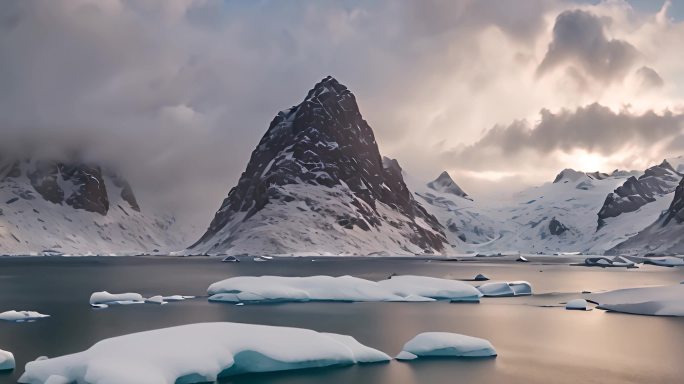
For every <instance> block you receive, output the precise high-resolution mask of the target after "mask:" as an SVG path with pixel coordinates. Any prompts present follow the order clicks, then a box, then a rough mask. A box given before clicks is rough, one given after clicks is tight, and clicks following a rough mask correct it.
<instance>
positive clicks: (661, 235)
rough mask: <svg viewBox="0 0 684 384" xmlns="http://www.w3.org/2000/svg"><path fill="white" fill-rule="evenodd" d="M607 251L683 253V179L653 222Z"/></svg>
mask: <svg viewBox="0 0 684 384" xmlns="http://www.w3.org/2000/svg"><path fill="white" fill-rule="evenodd" d="M607 253H610V254H645V253H655V254H672V253H684V179H682V180H681V181H680V182H679V185H678V186H677V188H676V190H675V193H674V197H673V198H672V202H671V203H670V206H669V208H668V209H667V210H666V211H664V212H663V213H662V214H661V215H660V217H658V219H657V220H656V221H655V222H654V223H653V224H651V225H649V226H648V227H646V228H645V229H644V230H642V231H640V232H639V233H638V234H636V235H635V236H633V237H631V238H629V239H628V240H626V241H625V242H622V243H620V244H618V245H617V246H616V247H615V248H613V249H611V250H609V251H608V252H607Z"/></svg>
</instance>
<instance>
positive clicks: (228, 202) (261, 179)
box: [191, 77, 446, 251]
mask: <svg viewBox="0 0 684 384" xmlns="http://www.w3.org/2000/svg"><path fill="white" fill-rule="evenodd" d="M288 185H308V186H311V188H314V187H321V188H333V187H339V186H342V187H344V188H347V189H348V192H350V193H351V194H352V195H353V199H351V203H350V204H351V205H352V206H353V209H351V210H350V211H349V212H348V213H344V214H340V213H339V212H338V213H337V214H338V215H339V217H336V218H335V219H336V220H337V223H338V224H339V225H340V226H342V227H345V228H353V229H355V230H356V229H358V230H362V231H370V230H371V229H373V228H376V229H377V228H381V227H383V226H390V225H396V226H399V225H403V224H400V223H392V222H389V221H387V220H386V218H385V217H383V215H382V214H380V213H379V211H378V204H380V203H382V204H384V205H386V206H389V207H391V209H392V210H395V211H397V212H398V213H400V214H401V215H402V216H403V217H405V218H406V220H407V224H406V225H408V226H409V227H410V232H411V233H412V235H411V236H410V237H411V238H410V239H409V240H410V242H411V243H413V244H416V245H418V246H420V247H421V248H423V249H426V250H435V251H441V250H442V249H443V248H444V243H445V241H446V240H445V237H444V235H443V232H442V228H441V226H440V224H439V223H438V221H437V220H436V219H435V217H433V216H432V215H430V214H428V213H427V212H426V211H425V209H424V208H423V207H422V206H421V205H420V204H419V203H417V202H416V201H415V200H414V199H413V196H412V194H411V193H410V191H409V190H408V188H407V187H406V184H405V183H404V180H403V177H402V174H401V168H400V167H399V164H398V163H397V162H396V160H394V161H392V160H391V159H387V160H385V162H384V164H383V160H382V158H381V156H380V153H379V150H378V146H377V143H376V141H375V137H374V135H373V131H372V129H371V127H370V126H369V125H368V123H367V122H366V121H365V120H364V119H363V117H362V116H361V113H360V112H359V108H358V106H357V104H356V99H355V97H354V95H353V94H352V93H351V92H350V91H349V90H348V89H347V88H346V87H345V86H344V85H342V84H340V83H338V82H337V80H335V79H334V78H332V77H326V78H325V79H323V80H322V81H321V82H320V83H318V84H316V86H315V87H314V88H313V89H312V90H310V91H309V93H308V94H307V96H306V98H305V100H304V101H303V102H302V103H301V104H299V105H297V106H295V107H292V108H290V109H288V110H285V111H282V112H280V113H278V115H277V116H276V117H275V119H273V121H272V122H271V124H270V125H269V128H268V130H267V131H266V133H265V134H264V136H263V138H262V139H261V141H260V142H259V144H258V145H257V147H256V149H255V150H254V151H253V152H252V155H251V157H250V160H249V163H248V165H247V168H246V170H245V171H244V172H243V173H242V175H241V177H240V180H239V181H238V184H237V185H236V186H235V187H234V188H232V189H231V190H230V192H229V193H228V197H227V198H226V199H225V200H224V201H223V204H222V205H221V208H220V209H219V210H218V212H217V213H216V215H215V217H214V219H213V220H212V222H211V224H210V226H209V228H208V230H207V232H206V233H205V234H204V236H203V237H202V238H201V239H200V240H199V241H198V242H197V243H196V244H195V245H193V247H195V246H198V245H200V244H207V243H213V242H214V241H216V243H214V244H209V246H210V247H216V248H217V249H218V248H221V247H223V248H225V247H227V246H228V244H227V243H229V242H230V241H231V239H221V240H216V239H214V240H212V238H213V237H214V235H216V234H217V233H218V232H219V231H221V230H222V229H223V228H224V227H226V225H227V224H229V223H231V228H233V226H239V225H237V224H236V223H235V220H241V221H242V222H247V221H249V220H250V218H251V217H253V216H254V215H255V214H257V213H258V212H260V211H261V210H263V209H264V208H265V207H267V205H269V204H275V203H288V202H291V201H292V200H294V199H301V197H293V196H292V195H290V194H287V193H284V192H283V188H279V187H282V186H288ZM331 193H332V192H331ZM331 196H332V198H336V197H335V196H334V195H331ZM337 198H339V199H341V198H342V196H341V195H339V196H337ZM320 213H321V214H323V215H326V214H327V215H330V214H331V212H327V213H326V212H320ZM418 219H420V220H422V221H423V222H425V223H426V224H427V226H429V228H430V229H431V230H430V229H427V228H425V226H424V225H419V224H418V223H417V222H416V220H418ZM420 224H422V222H421V223H420ZM231 232H235V231H231ZM191 248H192V247H191Z"/></svg>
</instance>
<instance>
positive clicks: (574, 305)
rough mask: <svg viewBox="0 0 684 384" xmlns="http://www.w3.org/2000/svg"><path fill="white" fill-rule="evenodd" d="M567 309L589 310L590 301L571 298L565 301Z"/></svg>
mask: <svg viewBox="0 0 684 384" xmlns="http://www.w3.org/2000/svg"><path fill="white" fill-rule="evenodd" d="M565 309H570V310H576V311H587V310H589V309H590V308H589V303H587V301H586V300H584V299H575V300H570V301H568V302H567V303H565Z"/></svg>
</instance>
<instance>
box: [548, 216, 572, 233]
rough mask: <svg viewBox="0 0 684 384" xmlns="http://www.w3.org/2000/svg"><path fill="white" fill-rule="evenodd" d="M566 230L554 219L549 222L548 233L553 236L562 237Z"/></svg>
mask: <svg viewBox="0 0 684 384" xmlns="http://www.w3.org/2000/svg"><path fill="white" fill-rule="evenodd" d="M567 230H568V227H566V226H565V225H564V224H563V223H561V222H560V221H558V220H557V219H556V218H555V217H554V218H553V219H551V221H549V232H550V233H551V234H552V235H554V236H559V235H562V234H563V233H564V232H565V231H567Z"/></svg>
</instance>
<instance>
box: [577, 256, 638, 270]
mask: <svg viewBox="0 0 684 384" xmlns="http://www.w3.org/2000/svg"><path fill="white" fill-rule="evenodd" d="M576 265H585V266H589V267H602V268H608V267H619V268H637V266H636V263H634V262H633V261H631V260H629V259H627V258H625V257H622V256H615V257H613V258H609V257H605V256H598V257H587V258H586V259H584V264H576Z"/></svg>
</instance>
